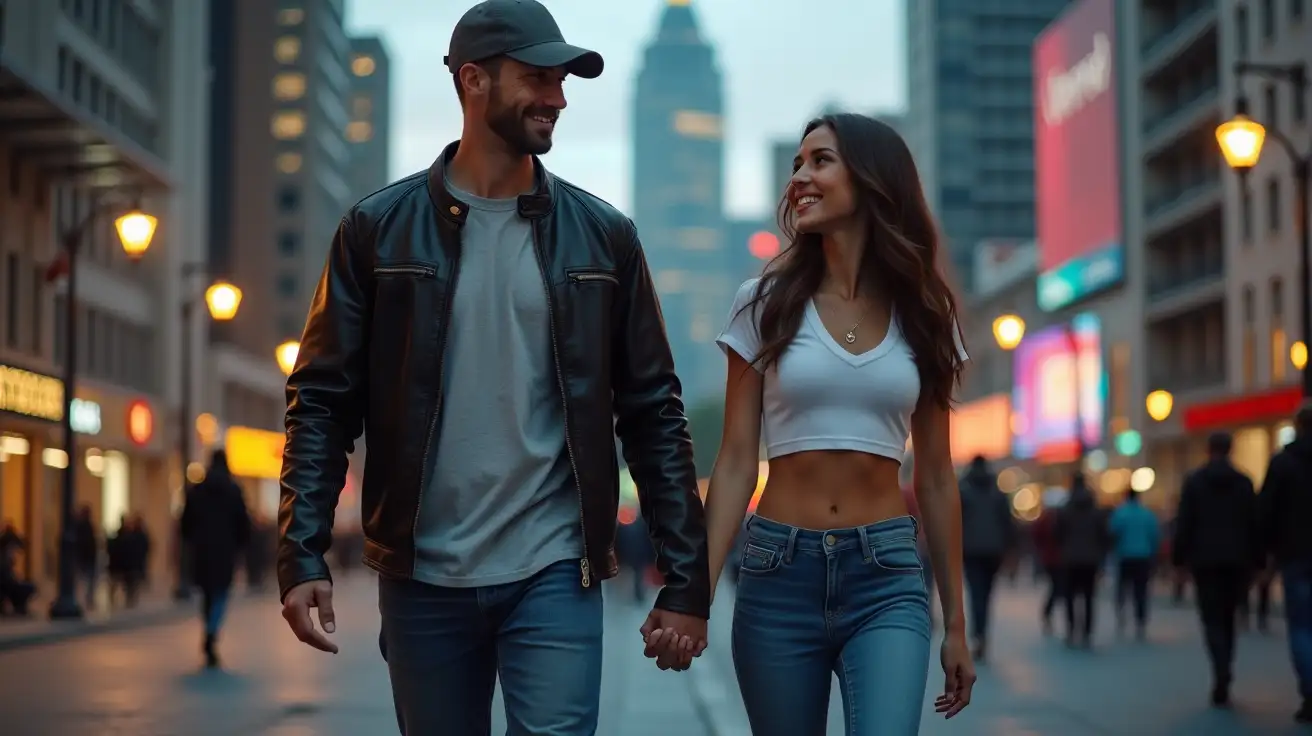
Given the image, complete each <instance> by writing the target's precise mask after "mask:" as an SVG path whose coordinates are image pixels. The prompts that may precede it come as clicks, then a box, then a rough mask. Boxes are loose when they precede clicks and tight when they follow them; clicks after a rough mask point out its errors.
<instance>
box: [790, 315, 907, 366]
mask: <svg viewBox="0 0 1312 736" xmlns="http://www.w3.org/2000/svg"><path fill="white" fill-rule="evenodd" d="M806 318H807V320H808V321H809V322H810V323H811V329H812V330H814V331H815V332H816V333H817V337H818V338H819V339H820V341H821V342H823V343H824V344H825V347H828V348H829V351H830V352H831V353H833V354H834V355H836V356H838V357H839V358H841V359H842V360H843V361H844V362H846V363H848V364H850V365H852V366H855V367H860V366H863V365H865V364H867V363H870V362H872V361H875V360H878V359H879V358H882V357H884V355H886V354H887V353H888V351H889V350H892V349H893V339H892V338H893V330H895V329H897V312H896V311H895V310H894V309H893V308H892V307H890V308H889V311H888V329H887V330H885V331H884V339H882V340H880V341H879V344H878V345H876V346H874V347H873V348H870V349H869V350H867V351H865V352H864V353H853V352H852V351H850V350H848V349H847V348H845V347H843V346H842V345H840V344H838V341H837V340H835V339H834V336H833V335H831V334H829V330H828V328H826V327H825V321H824V320H823V319H821V318H820V309H819V308H818V307H816V305H815V299H814V298H811V299H807V300H806Z"/></svg>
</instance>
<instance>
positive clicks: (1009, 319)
mask: <svg viewBox="0 0 1312 736" xmlns="http://www.w3.org/2000/svg"><path fill="white" fill-rule="evenodd" d="M993 339H994V340H997V341H998V347H1000V348H1002V349H1003V350H1006V351H1008V352H1010V351H1012V350H1015V349H1016V348H1017V347H1019V346H1020V341H1021V340H1023V339H1025V320H1023V319H1021V318H1020V317H1017V316H1016V315H1014V314H1004V315H1002V316H1001V317H998V318H997V319H995V320H993Z"/></svg>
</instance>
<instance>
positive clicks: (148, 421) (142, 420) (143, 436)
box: [127, 399, 155, 445]
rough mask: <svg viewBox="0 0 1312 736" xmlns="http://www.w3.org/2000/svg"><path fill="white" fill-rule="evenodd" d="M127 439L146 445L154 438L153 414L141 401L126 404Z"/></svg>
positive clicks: (146, 404)
mask: <svg viewBox="0 0 1312 736" xmlns="http://www.w3.org/2000/svg"><path fill="white" fill-rule="evenodd" d="M127 414H128V439H130V440H132V442H133V444H136V445H146V444H147V443H149V442H150V440H151V438H152V437H154V436H155V412H154V411H152V410H151V408H150V404H148V403H146V402H145V401H143V400H141V399H134V400H132V401H130V402H128V411H127Z"/></svg>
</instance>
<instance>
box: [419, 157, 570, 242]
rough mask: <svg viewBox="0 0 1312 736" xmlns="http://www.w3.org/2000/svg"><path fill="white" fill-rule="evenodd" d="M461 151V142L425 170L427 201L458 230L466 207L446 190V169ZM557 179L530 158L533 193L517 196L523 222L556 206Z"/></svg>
mask: <svg viewBox="0 0 1312 736" xmlns="http://www.w3.org/2000/svg"><path fill="white" fill-rule="evenodd" d="M458 148H460V141H455V142H454V143H451V144H450V145H448V146H447V147H446V148H445V149H444V150H443V151H442V155H440V156H438V157H437V160H436V161H434V162H433V165H432V166H430V167H428V197H429V199H431V200H432V202H433V206H434V207H436V208H437V214H438V216H439V217H441V218H442V219H444V220H446V221H447V222H449V223H451V224H452V225H455V226H457V227H460V226H462V225H464V224H465V217H467V216H468V214H469V207H468V206H467V205H466V204H465V203H464V202H462V201H460V200H459V199H457V198H456V197H455V195H453V194H452V193H451V190H449V189H447V187H446V167H447V166H448V165H449V164H450V163H451V159H452V158H454V157H455V155H456V150H457V149H458ZM555 194H556V178H555V177H554V176H552V175H551V173H550V172H549V171H547V168H546V167H545V166H543V165H542V160H541V159H539V158H538V157H537V156H534V157H533V191H532V192H530V193H529V194H521V195H519V199H518V204H519V216H520V217H523V218H526V219H539V218H542V217H545V216H546V215H547V214H549V213H550V212H551V208H552V207H553V206H555Z"/></svg>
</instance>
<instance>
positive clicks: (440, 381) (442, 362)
mask: <svg viewBox="0 0 1312 736" xmlns="http://www.w3.org/2000/svg"><path fill="white" fill-rule="evenodd" d="M436 273H437V272H436V270H434V271H433V274H434V275H436ZM459 278H460V255H459V253H458V252H457V254H456V257H455V258H454V259H453V265H452V266H451V284H450V286H449V287H448V288H447V290H446V298H445V299H444V302H445V303H444V304H443V305H442V313H443V314H444V315H445V317H444V318H443V319H444V321H443V323H442V340H441V342H440V343H439V345H438V353H437V400H436V401H434V402H433V418H432V419H430V420H429V422H428V436H427V437H425V438H424V454H423V455H421V456H420V465H419V494H418V496H417V497H416V499H415V518H414V522H413V523H411V525H410V539H411V540H412V541H411V547H412V548H414V550H415V553H416V557H415V560H416V562H417V561H418V549H417V548H415V544H414V541H413V540H416V539H418V538H419V514H420V511H422V509H423V508H424V488H426V487H427V486H428V482H427V479H426V478H425V477H424V476H425V475H426V474H427V473H428V455H429V452H430V451H431V450H432V449H433V435H434V434H435V433H436V432H437V419H438V417H440V416H441V415H442V396H443V394H444V393H445V392H444V391H443V386H444V381H445V371H446V343H447V339H448V338H449V337H450V335H451V313H452V311H453V310H454V309H455V306H454V303H455V294H456V281H457V280H458V279H459ZM415 564H416V563H415V562H412V563H411V570H412V573H413V570H414V565H415Z"/></svg>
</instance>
